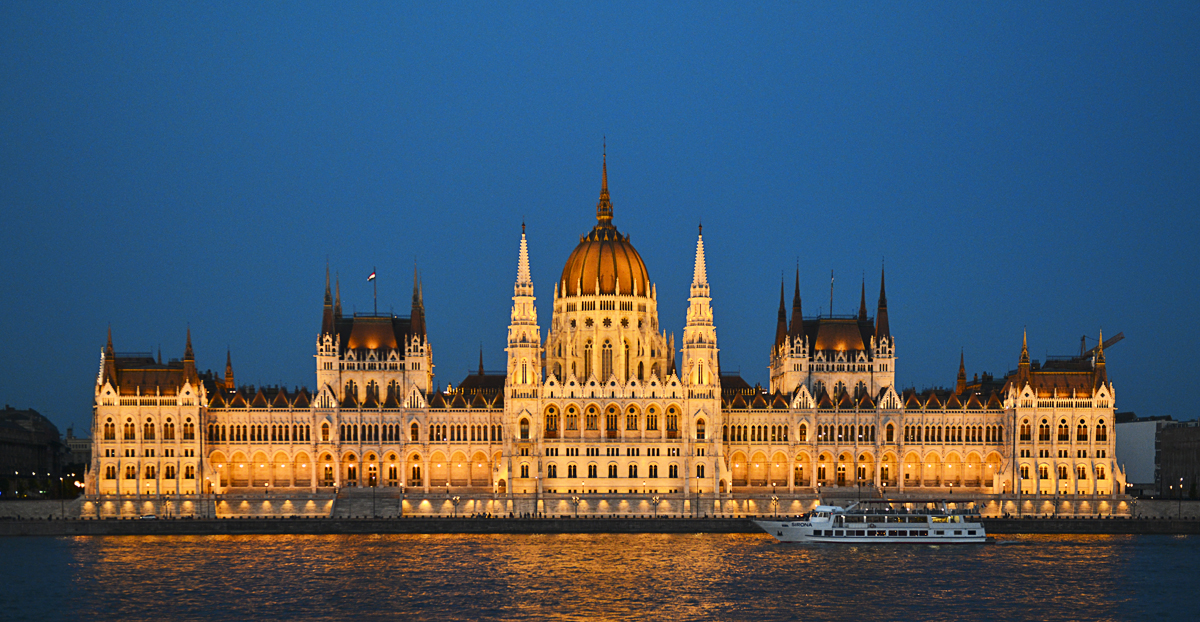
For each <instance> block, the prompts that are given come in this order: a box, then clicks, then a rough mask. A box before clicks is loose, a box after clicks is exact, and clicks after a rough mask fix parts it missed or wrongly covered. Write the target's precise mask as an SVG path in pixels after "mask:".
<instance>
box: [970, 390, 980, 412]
mask: <svg viewBox="0 0 1200 622" xmlns="http://www.w3.org/2000/svg"><path fill="white" fill-rule="evenodd" d="M982 409H983V403H982V402H980V401H979V394H977V393H972V394H971V397H969V398H967V410H982Z"/></svg>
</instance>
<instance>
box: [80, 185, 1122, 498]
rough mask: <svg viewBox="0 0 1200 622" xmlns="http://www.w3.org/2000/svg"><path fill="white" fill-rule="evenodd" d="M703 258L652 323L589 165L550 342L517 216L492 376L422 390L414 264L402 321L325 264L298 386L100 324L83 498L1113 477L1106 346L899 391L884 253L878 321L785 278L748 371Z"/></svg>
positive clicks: (1009, 490) (423, 359) (643, 287)
mask: <svg viewBox="0 0 1200 622" xmlns="http://www.w3.org/2000/svg"><path fill="white" fill-rule="evenodd" d="M705 261H706V257H705V251H704V239H703V231H701V234H700V235H699V236H698V238H697V240H696V253H695V258H694V269H693V277H692V282H691V290H690V295H689V298H688V308H687V316H686V325H685V327H684V330H683V335H682V339H681V340H680V342H679V343H676V340H675V337H674V335H668V334H667V332H666V331H664V330H663V329H662V328H661V327H660V326H659V318H658V294H657V290H656V287H655V284H654V283H653V282H651V281H650V277H649V272H648V270H647V268H646V265H645V264H644V263H643V261H642V258H641V256H640V255H639V254H638V252H637V251H636V250H635V249H634V247H633V245H632V244H631V243H630V241H629V236H628V235H625V234H622V233H620V232H619V231H618V230H617V228H616V226H615V225H614V222H613V206H612V203H611V201H610V199H609V192H608V176H607V164H605V166H604V171H603V173H602V182H601V190H600V199H599V203H598V205H597V208H596V223H595V226H594V227H592V229H591V230H590V231H588V232H587V233H586V234H585V235H583V236H581V237H580V240H579V245H578V246H577V247H576V248H575V250H574V251H573V252H572V253H571V255H570V257H568V258H567V260H566V264H565V266H564V267H563V270H562V276H561V278H559V279H558V280H557V281H556V282H555V283H554V284H553V290H552V292H553V293H552V295H553V301H554V304H553V310H552V315H551V318H550V322H549V325H548V326H547V335H546V336H545V337H544V338H543V336H542V332H541V331H542V325H540V324H539V323H538V316H537V310H536V308H535V304H534V302H535V300H536V298H535V290H534V283H533V281H532V279H531V277H530V267H529V266H530V256H529V247H528V243H527V240H526V236H525V232H524V227H523V226H522V232H521V237H520V240H519V245H518V249H517V266H516V268H517V269H516V282H515V284H514V286H513V296H512V313H511V318H510V323H509V327H508V338H507V348H506V353H507V371H506V373H505V374H488V373H485V372H484V370H483V368H482V362H481V365H480V369H479V372H478V373H474V374H470V375H468V376H467V377H465V378H462V379H461V381H459V382H458V383H457V385H450V386H448V387H447V388H446V389H445V390H441V389H437V388H435V384H434V376H433V367H434V366H433V345H432V342H431V340H430V336H429V335H428V333H427V330H426V321H425V307H424V297H423V296H424V294H423V289H422V287H421V285H420V283H419V281H418V280H417V279H416V278H414V286H413V298H412V311H411V314H410V315H409V316H408V317H403V316H397V315H394V314H390V313H389V314H376V313H354V314H351V315H346V314H343V313H342V309H341V300H340V293H339V292H338V291H337V289H338V288H336V287H335V288H333V289H332V291H331V287H330V281H329V276H328V272H327V274H326V281H325V292H324V304H323V309H322V313H321V320H320V328H319V331H318V332H317V334H316V340H315V344H314V347H315V362H316V384H315V385H314V388H313V389H312V390H311V391H310V390H308V389H299V390H294V391H288V390H287V389H285V388H281V387H273V388H268V387H262V388H257V389H254V388H248V387H244V386H242V387H239V386H238V385H237V384H236V383H235V381H234V374H233V366H232V361H231V360H229V359H227V363H226V368H225V374H224V376H223V377H222V376H219V375H217V374H213V373H200V372H198V371H197V369H196V364H195V356H194V353H193V351H192V345H191V335H190V332H189V334H188V335H187V342H186V346H185V349H184V353H183V357H182V358H181V359H180V360H171V361H169V362H167V363H165V364H164V363H163V362H162V359H161V355H160V356H159V358H158V359H157V360H156V359H155V358H154V357H153V356H151V355H150V354H125V353H119V352H116V351H115V350H114V347H113V339H112V334H111V330H110V332H109V336H108V343H107V344H106V345H105V347H104V349H103V350H102V353H101V356H100V365H99V373H98V375H97V377H96V384H95V402H94V423H93V438H94V439H95V442H94V443H93V445H92V447H93V450H92V451H93V455H92V462H91V464H92V466H91V470H90V472H89V474H88V480H87V493H88V495H89V499H91V500H92V501H93V502H100V503H103V502H104V501H105V500H110V501H111V500H118V499H131V498H133V499H162V498H169V499H176V500H187V499H202V498H220V497H221V496H222V495H239V494H241V495H253V494H270V495H278V496H287V495H289V494H294V495H307V496H308V498H313V497H314V496H319V495H321V494H325V495H326V496H327V497H329V496H336V495H337V494H340V493H343V492H346V491H353V490H355V489H358V490H362V489H366V488H372V487H374V488H376V489H378V491H379V492H391V493H396V494H398V495H407V496H404V497H403V498H408V497H412V498H414V499H416V498H420V497H425V498H429V497H436V496H438V495H441V496H444V497H449V496H450V495H454V496H453V499H454V502H455V505H456V506H457V504H458V500H459V498H460V497H462V498H471V499H485V498H486V499H488V500H489V503H490V504H491V505H489V506H487V507H489V508H499V509H501V510H503V509H508V510H509V511H511V509H512V508H513V507H514V506H513V505H512V503H511V501H512V500H514V499H517V500H521V499H531V498H532V499H537V500H538V501H537V502H536V504H535V505H536V507H537V508H538V511H547V512H550V511H552V510H554V509H555V508H557V509H559V510H561V508H562V507H563V506H562V503H567V502H568V500H569V501H570V502H573V503H574V505H575V509H576V510H578V508H579V504H580V503H581V502H583V503H584V504H585V505H586V504H589V503H590V504H591V507H593V509H594V508H596V507H599V505H598V500H601V499H602V500H603V501H604V505H603V507H605V508H609V509H611V511H613V512H616V511H619V508H621V507H625V506H623V505H622V504H623V503H625V501H622V500H623V499H624V500H628V499H633V498H638V499H641V498H643V497H648V496H649V495H654V497H653V499H654V502H655V503H660V502H665V503H668V504H669V505H670V507H672V508H673V509H674V510H675V511H683V509H684V508H687V507H689V504H693V503H705V504H707V505H706V507H718V508H719V507H720V505H719V504H720V503H722V500H725V499H737V498H738V497H739V496H742V497H751V496H758V497H762V496H764V495H772V497H771V498H772V499H775V498H776V496H779V495H787V497H788V498H791V499H795V498H800V497H804V496H807V498H815V496H819V495H821V494H829V493H832V492H834V491H837V490H844V489H855V490H863V489H869V490H870V491H871V492H872V493H873V494H900V493H917V494H936V495H945V494H947V493H950V494H956V493H959V491H960V490H961V492H962V493H966V494H974V495H976V496H981V497H983V496H989V495H1001V496H1002V495H1013V494H1014V493H1016V492H1018V491H1019V492H1020V493H1021V494H1022V495H1033V496H1037V495H1077V496H1084V497H1089V498H1093V499H1096V498H1101V499H1102V498H1109V499H1111V498H1114V497H1115V496H1117V495H1119V494H1120V493H1122V492H1123V482H1122V477H1123V475H1122V473H1121V472H1120V471H1119V469H1118V468H1117V466H1116V464H1115V462H1114V448H1115V435H1114V432H1115V426H1114V425H1113V424H1114V421H1113V414H1114V392H1113V386H1112V383H1111V382H1110V381H1109V379H1108V376H1107V373H1106V371H1105V361H1104V350H1103V346H1102V345H1101V346H1099V347H1097V348H1095V349H1094V350H1093V351H1091V352H1089V353H1087V354H1086V355H1085V356H1080V357H1070V358H1067V357H1061V358H1054V359H1050V360H1047V361H1045V362H1044V363H1042V362H1038V361H1031V359H1030V357H1029V351H1028V347H1027V344H1026V343H1022V344H1021V348H1020V354H1019V358H1018V360H1017V366H1016V370H1015V371H1013V372H1009V373H1008V374H1006V375H1005V377H1000V378H993V377H991V376H988V375H984V376H983V377H982V378H980V377H978V376H976V377H975V378H972V379H968V378H967V375H966V373H965V369H964V368H963V366H962V365H961V364H960V369H959V376H958V379H957V383H956V386H955V388H954V389H952V390H951V389H945V390H926V391H915V390H912V389H907V390H906V389H902V388H900V387H897V386H896V385H895V378H896V365H897V342H896V339H895V337H894V336H893V334H892V332H891V326H890V324H889V320H888V306H887V296H886V292H885V286H884V278H883V275H882V273H881V275H880V283H879V299H878V303H877V305H875V309H874V317H872V316H871V314H870V313H869V309H868V307H867V301H866V290H865V285H864V287H863V292H862V296H861V301H860V305H859V310H858V313H857V314H856V315H849V316H836V315H825V316H807V317H806V316H804V315H803V313H802V309H801V298H800V293H799V276H798V275H797V282H796V289H795V292H794V293H793V296H792V301H791V308H790V318H789V309H788V308H787V305H786V304H785V299H784V292H783V289H782V287H781V291H780V306H779V316H778V323H777V326H776V330H775V339H774V342H773V344H772V346H771V350H770V352H769V353H764V354H769V360H770V386H769V387H767V388H763V387H761V386H751V385H749V384H748V383H747V382H745V381H744V380H743V379H742V378H740V377H739V376H737V375H735V374H728V373H722V370H721V365H720V356H719V353H720V348H719V346H718V339H717V318H716V316H715V315H714V311H713V306H712V301H713V298H712V292H711V290H710V285H709V282H708V277H707V273H706V269H705ZM549 290H550V288H548V287H547V289H546V290H543V291H544V292H545V293H550V291H549ZM718 296H719V293H718ZM718 300H719V298H718ZM671 304H672V305H673V304H675V303H674V302H672V303H671ZM314 309H315V305H314ZM315 325H316V322H315V313H314V328H315V327H316V326H315ZM1101 341H1103V340H1101ZM1015 353H1016V348H1015V343H1014V354H1015ZM397 498H402V497H397ZM581 500H582V501H581ZM713 503H716V504H717V505H715V506H713V505H712V504H713ZM497 504H499V505H497ZM537 504H540V505H537ZM643 505H644V504H643ZM156 507H157V506H156ZM478 507H480V508H482V507H483V506H478ZM568 507H569V506H568ZM629 507H631V508H632V507H634V506H632V505H630V506H629ZM692 507H693V509H694V507H695V506H692Z"/></svg>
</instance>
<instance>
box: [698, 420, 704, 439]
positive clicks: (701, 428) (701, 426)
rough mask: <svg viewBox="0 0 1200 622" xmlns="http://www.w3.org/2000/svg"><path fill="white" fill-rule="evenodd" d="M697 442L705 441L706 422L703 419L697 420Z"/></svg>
mask: <svg viewBox="0 0 1200 622" xmlns="http://www.w3.org/2000/svg"><path fill="white" fill-rule="evenodd" d="M696 440H699V441H702V440H704V420H703V419H697V420H696Z"/></svg>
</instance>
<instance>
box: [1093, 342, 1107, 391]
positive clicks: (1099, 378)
mask: <svg viewBox="0 0 1200 622" xmlns="http://www.w3.org/2000/svg"><path fill="white" fill-rule="evenodd" d="M1099 341H1100V343H1099V344H1098V345H1097V346H1096V360H1095V364H1094V367H1095V370H1094V374H1093V375H1094V377H1095V382H1093V383H1092V390H1096V389H1099V388H1100V387H1102V386H1104V385H1106V384H1108V370H1107V369H1106V368H1105V364H1104V331H1103V330H1101V331H1100V340H1099Z"/></svg>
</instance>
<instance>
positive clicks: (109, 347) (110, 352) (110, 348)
mask: <svg viewBox="0 0 1200 622" xmlns="http://www.w3.org/2000/svg"><path fill="white" fill-rule="evenodd" d="M104 351H105V353H106V354H108V357H109V358H112V355H113V345H112V324H109V325H108V345H106V346H104Z"/></svg>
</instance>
